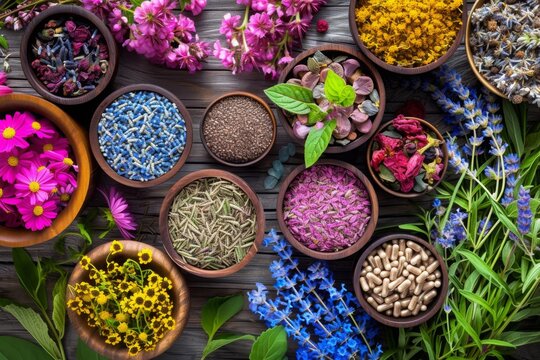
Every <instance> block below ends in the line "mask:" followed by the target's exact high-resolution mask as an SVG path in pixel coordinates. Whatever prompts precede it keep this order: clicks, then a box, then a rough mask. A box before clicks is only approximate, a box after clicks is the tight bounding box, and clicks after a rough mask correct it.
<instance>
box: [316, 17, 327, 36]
mask: <svg viewBox="0 0 540 360" xmlns="http://www.w3.org/2000/svg"><path fill="white" fill-rule="evenodd" d="M327 31H328V21H326V20H323V19H321V20H319V21H317V32H320V33H325V32H327Z"/></svg>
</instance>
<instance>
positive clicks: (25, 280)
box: [12, 248, 47, 310]
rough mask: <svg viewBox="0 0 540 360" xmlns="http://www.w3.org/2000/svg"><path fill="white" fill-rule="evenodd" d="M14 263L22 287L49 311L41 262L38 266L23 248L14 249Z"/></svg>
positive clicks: (39, 304)
mask: <svg viewBox="0 0 540 360" xmlns="http://www.w3.org/2000/svg"><path fill="white" fill-rule="evenodd" d="M12 256H13V263H14V264H15V272H16V273H17V277H18V278H19V282H20V283H21V286H22V287H23V288H24V289H25V290H26V292H27V293H28V295H30V297H31V298H32V299H33V300H34V302H35V303H36V304H37V305H38V306H40V307H41V308H42V309H44V310H46V309H47V293H46V289H45V279H44V277H42V274H41V271H40V269H41V267H40V266H39V262H38V264H37V265H36V264H35V263H34V262H33V261H32V257H30V254H29V253H28V251H26V250H25V249H23V248H13V250H12Z"/></svg>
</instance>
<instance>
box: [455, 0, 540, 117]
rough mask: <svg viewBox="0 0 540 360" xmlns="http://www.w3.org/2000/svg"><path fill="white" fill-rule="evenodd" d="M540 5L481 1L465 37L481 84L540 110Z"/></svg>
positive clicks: (470, 17)
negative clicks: (539, 39)
mask: <svg viewBox="0 0 540 360" xmlns="http://www.w3.org/2000/svg"><path fill="white" fill-rule="evenodd" d="M539 11H540V5H539V4H538V1H521V0H520V1H508V0H502V1H501V0H497V1H495V0H478V1H476V2H475V3H474V5H473V7H472V9H471V15H470V16H469V20H468V22H467V31H466V34H465V39H466V41H465V49H466V52H467V59H468V61H469V64H470V66H471V69H472V70H473V72H474V74H475V75H476V77H477V78H478V80H479V81H480V82H481V83H482V84H483V85H484V86H485V87H487V88H488V89H489V90H490V91H491V92H493V93H494V94H496V95H498V96H500V97H502V98H506V99H509V100H511V101H512V102H513V103H515V104H519V103H522V102H528V103H531V104H535V105H537V106H540V63H539V62H538V59H539V58H540V41H538V38H539V29H540V15H539Z"/></svg>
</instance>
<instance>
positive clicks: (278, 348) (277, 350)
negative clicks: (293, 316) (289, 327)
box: [249, 325, 287, 360]
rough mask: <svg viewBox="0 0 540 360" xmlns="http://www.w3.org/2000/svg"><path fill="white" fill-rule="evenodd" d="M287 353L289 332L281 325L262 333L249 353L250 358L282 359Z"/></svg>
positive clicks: (264, 359) (258, 359)
mask: <svg viewBox="0 0 540 360" xmlns="http://www.w3.org/2000/svg"><path fill="white" fill-rule="evenodd" d="M286 353H287V333H286V332H285V329H284V328H283V326H281V325H279V326H276V327H273V328H271V329H268V330H266V331H264V332H263V333H261V335H259V337H258V338H257V340H255V343H253V347H252V348H251V353H250V354H249V360H282V359H283V357H284V356H285V354H286Z"/></svg>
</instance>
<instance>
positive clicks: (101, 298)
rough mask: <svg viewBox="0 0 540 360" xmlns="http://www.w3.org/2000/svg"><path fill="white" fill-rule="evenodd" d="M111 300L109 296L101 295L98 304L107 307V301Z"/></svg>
mask: <svg viewBox="0 0 540 360" xmlns="http://www.w3.org/2000/svg"><path fill="white" fill-rule="evenodd" d="M108 300H109V298H108V297H107V295H105V294H100V295H99V296H98V297H97V303H98V304H99V305H105V304H106V303H107V301H108Z"/></svg>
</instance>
